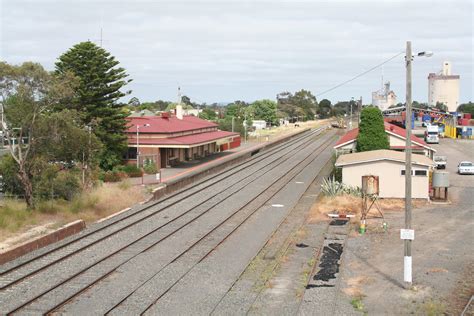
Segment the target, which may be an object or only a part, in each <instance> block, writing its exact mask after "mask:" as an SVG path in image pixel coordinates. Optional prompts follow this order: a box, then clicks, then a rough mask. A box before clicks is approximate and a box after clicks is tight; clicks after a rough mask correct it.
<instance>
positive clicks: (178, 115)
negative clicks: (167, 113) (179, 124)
mask: <svg viewBox="0 0 474 316" xmlns="http://www.w3.org/2000/svg"><path fill="white" fill-rule="evenodd" d="M176 118H177V119H178V120H182V119H183V106H182V105H181V104H177V105H176Z"/></svg>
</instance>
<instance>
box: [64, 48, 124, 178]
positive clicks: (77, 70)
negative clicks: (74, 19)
mask: <svg viewBox="0 0 474 316" xmlns="http://www.w3.org/2000/svg"><path fill="white" fill-rule="evenodd" d="M118 65H119V62H118V61H117V60H116V59H115V57H114V56H111V54H110V53H109V52H107V51H106V50H105V49H103V48H101V47H99V46H97V45H95V44H94V43H92V42H89V41H87V42H82V43H79V44H76V45H74V46H73V47H72V48H71V49H69V50H68V51H67V52H66V53H64V54H63V55H61V56H60V57H59V61H58V62H56V73H57V74H59V75H66V74H68V73H73V74H74V75H75V76H76V77H77V78H78V81H79V84H78V85H77V87H76V88H75V95H74V97H73V99H72V100H71V103H70V104H68V105H63V107H67V108H70V109H74V110H77V111H78V112H79V113H81V114H82V118H83V123H84V125H92V128H93V131H94V133H95V135H96V136H97V137H98V138H99V139H100V141H101V142H102V143H103V145H104V149H103V151H102V153H101V155H100V166H101V167H102V168H103V169H111V168H112V167H113V166H115V165H117V164H118V163H120V162H121V159H122V154H123V152H124V151H125V150H126V148H127V144H126V136H125V134H124V131H125V129H126V120H125V117H126V114H125V112H124V111H123V109H122V107H123V105H122V104H120V103H119V102H118V101H119V99H120V98H122V97H124V96H126V95H128V94H130V93H131V91H127V92H122V91H121V90H120V89H122V88H123V87H124V86H125V85H126V84H127V83H129V82H130V81H131V80H130V79H126V78H127V77H128V74H126V72H125V69H124V68H121V67H117V66H118ZM59 110H61V109H59Z"/></svg>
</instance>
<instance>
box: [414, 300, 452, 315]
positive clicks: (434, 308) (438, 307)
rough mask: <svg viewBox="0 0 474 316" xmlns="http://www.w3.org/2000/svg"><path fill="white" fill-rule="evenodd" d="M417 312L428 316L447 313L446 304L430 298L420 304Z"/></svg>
mask: <svg viewBox="0 0 474 316" xmlns="http://www.w3.org/2000/svg"><path fill="white" fill-rule="evenodd" d="M416 314H417V315H426V316H438V315H446V306H445V305H444V304H443V303H441V302H439V301H436V300H431V299H430V300H428V301H426V302H424V303H423V304H422V305H421V306H420V308H419V309H418V312H417V313H416Z"/></svg>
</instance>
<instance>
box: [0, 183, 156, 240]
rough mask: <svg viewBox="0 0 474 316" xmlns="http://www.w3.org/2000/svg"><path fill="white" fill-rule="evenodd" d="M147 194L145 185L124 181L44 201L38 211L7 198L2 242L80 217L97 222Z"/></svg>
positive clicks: (0, 223)
mask: <svg viewBox="0 0 474 316" xmlns="http://www.w3.org/2000/svg"><path fill="white" fill-rule="evenodd" d="M146 197H147V193H146V189H145V188H144V187H141V186H131V185H130V183H129V182H128V180H125V181H124V182H120V183H105V184H103V185H101V186H97V187H95V188H93V189H92V190H90V191H85V192H83V193H82V194H80V195H79V196H77V197H76V198H74V199H73V200H72V201H64V200H51V201H41V202H38V203H37V207H36V209H35V210H27V208H26V204H25V203H24V202H23V201H20V200H10V199H6V200H4V201H3V203H2V205H1V206H0V241H5V243H6V244H8V242H9V239H11V240H18V238H15V237H18V236H19V235H21V234H24V233H27V232H28V231H30V230H31V229H33V228H34V227H37V226H42V225H46V224H48V227H50V228H53V229H54V228H56V227H59V226H61V225H64V224H66V223H69V222H72V221H75V220H78V219H82V220H84V221H85V222H86V223H91V222H95V221H97V220H99V219H101V218H103V217H106V216H109V215H111V214H114V213H116V212H119V211H120V210H122V209H124V208H127V207H130V206H132V205H134V204H137V203H138V202H141V201H143V200H145V199H146ZM51 223H53V224H51ZM20 239H21V238H20ZM14 243H16V242H12V244H14Z"/></svg>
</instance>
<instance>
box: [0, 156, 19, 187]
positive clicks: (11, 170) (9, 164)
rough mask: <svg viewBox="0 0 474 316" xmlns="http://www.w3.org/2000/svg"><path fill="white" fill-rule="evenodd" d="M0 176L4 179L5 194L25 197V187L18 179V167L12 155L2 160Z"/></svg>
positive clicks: (0, 162) (0, 160)
mask: <svg viewBox="0 0 474 316" xmlns="http://www.w3.org/2000/svg"><path fill="white" fill-rule="evenodd" d="M0 174H1V175H2V177H3V179H2V181H3V192H5V193H10V194H13V195H23V192H24V191H23V186H22V185H21V183H20V180H19V179H18V176H17V174H18V165H17V163H16V162H15V160H13V157H12V156H11V155H5V156H3V157H2V158H1V159H0Z"/></svg>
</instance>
